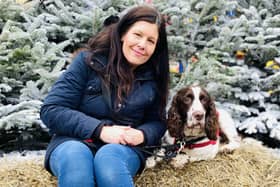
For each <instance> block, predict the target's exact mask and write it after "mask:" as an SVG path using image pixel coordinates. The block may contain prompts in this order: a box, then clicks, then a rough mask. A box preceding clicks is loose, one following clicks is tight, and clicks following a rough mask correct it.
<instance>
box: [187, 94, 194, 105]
mask: <svg viewBox="0 0 280 187" xmlns="http://www.w3.org/2000/svg"><path fill="white" fill-rule="evenodd" d="M192 100H193V96H192V95H186V97H185V101H186V103H191V102H192Z"/></svg>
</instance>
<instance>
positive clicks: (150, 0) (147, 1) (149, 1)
mask: <svg viewBox="0 0 280 187" xmlns="http://www.w3.org/2000/svg"><path fill="white" fill-rule="evenodd" d="M145 3H148V4H152V3H153V1H152V0H145Z"/></svg>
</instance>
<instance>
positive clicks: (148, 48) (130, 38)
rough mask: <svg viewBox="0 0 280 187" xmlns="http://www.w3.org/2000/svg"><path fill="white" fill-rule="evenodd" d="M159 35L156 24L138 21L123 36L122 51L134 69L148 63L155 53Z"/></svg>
mask: <svg viewBox="0 0 280 187" xmlns="http://www.w3.org/2000/svg"><path fill="white" fill-rule="evenodd" d="M158 35H159V34H158V26H157V25H156V24H153V23H149V22H146V21H137V22H135V23H134V24H133V25H132V26H131V27H130V28H129V29H128V31H127V32H126V33H125V34H124V35H123V36H122V38H121V41H122V51H123V54H124V56H125V58H126V60H127V61H128V63H129V64H130V65H131V66H132V68H133V69H135V68H136V67H137V66H139V65H141V64H144V63H146V62H147V61H148V60H149V58H150V57H151V56H152V55H153V53H154V51H155V48H156V44H157V40H158Z"/></svg>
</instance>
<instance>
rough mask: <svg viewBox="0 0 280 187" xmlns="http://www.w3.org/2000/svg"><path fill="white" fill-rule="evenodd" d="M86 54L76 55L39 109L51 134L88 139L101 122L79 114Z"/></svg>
mask: <svg viewBox="0 0 280 187" xmlns="http://www.w3.org/2000/svg"><path fill="white" fill-rule="evenodd" d="M85 57H86V53H85V52H81V53H79V54H78V55H77V56H76V57H75V59H74V60H73V62H72V63H71V64H70V66H69V68H68V69H67V70H66V71H65V72H64V73H63V74H62V75H61V76H60V78H59V79H58V80H57V81H56V83H55V84H54V85H53V87H52V89H51V91H50V92H49V94H48V96H47V97H46V98H45V100H44V103H43V105H42V107H41V111H40V116H41V119H42V121H43V122H44V124H45V125H46V126H47V127H48V128H49V129H50V133H52V134H53V133H55V134H58V135H66V136H71V137H77V138H82V139H87V138H90V137H91V136H92V134H93V132H94V130H95V129H96V127H97V126H98V125H99V124H101V123H102V122H101V121H100V120H98V119H96V118H93V117H90V116H88V115H86V114H84V113H82V112H80V111H78V108H79V105H80V102H81V99H82V96H83V93H84V89H85V87H86V83H87V79H88V75H89V72H90V71H91V70H90V69H89V67H88V66H87V64H86V63H85Z"/></svg>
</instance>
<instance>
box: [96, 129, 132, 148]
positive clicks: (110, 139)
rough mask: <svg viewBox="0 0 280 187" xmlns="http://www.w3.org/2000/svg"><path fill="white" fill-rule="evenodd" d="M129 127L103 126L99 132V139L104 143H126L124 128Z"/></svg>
mask: <svg viewBox="0 0 280 187" xmlns="http://www.w3.org/2000/svg"><path fill="white" fill-rule="evenodd" d="M128 129H131V128H130V127H128V126H117V125H113V126H104V127H103V128H102V130H101V133H100V139H101V140H102V141H103V142H106V143H116V144H124V145H125V144H127V143H126V141H125V139H124V135H125V133H126V130H128Z"/></svg>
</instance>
